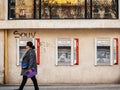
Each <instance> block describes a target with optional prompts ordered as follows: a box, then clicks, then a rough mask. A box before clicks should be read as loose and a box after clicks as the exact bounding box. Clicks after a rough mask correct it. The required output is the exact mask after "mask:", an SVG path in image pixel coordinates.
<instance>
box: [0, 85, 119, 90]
mask: <svg viewBox="0 0 120 90" xmlns="http://www.w3.org/2000/svg"><path fill="white" fill-rule="evenodd" d="M16 88H18V86H14V85H0V90H13V89H16ZM39 88H40V90H120V84H84V85H54V86H53V85H42V86H39ZM24 90H34V87H33V86H27V85H26V86H25V88H24Z"/></svg>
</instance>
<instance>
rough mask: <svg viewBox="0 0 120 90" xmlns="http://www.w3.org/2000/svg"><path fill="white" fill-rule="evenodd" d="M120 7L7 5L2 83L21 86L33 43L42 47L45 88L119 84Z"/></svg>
mask: <svg viewBox="0 0 120 90" xmlns="http://www.w3.org/2000/svg"><path fill="white" fill-rule="evenodd" d="M98 3H99V4H98ZM111 3H112V4H111ZM116 3H117V4H116ZM119 4H120V1H119V0H76V1H75V0H70V1H67V0H30V1H29V2H28V0H2V1H1V2H0V41H1V42H0V58H1V59H0V83H1V84H19V83H20V81H21V76H20V70H21V68H20V62H21V58H22V55H23V54H24V52H25V42H26V41H29V40H31V41H33V42H34V45H35V46H36V54H37V63H38V75H37V79H38V83H39V84H71V83H74V84H81V83H119V82H120V64H119V62H120V59H119V51H120V49H119V46H120V44H119V41H120V40H119V37H120V12H119V9H120V5H119ZM105 8H107V9H105ZM28 84H31V81H30V82H28Z"/></svg>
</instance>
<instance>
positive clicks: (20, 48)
mask: <svg viewBox="0 0 120 90" xmlns="http://www.w3.org/2000/svg"><path fill="white" fill-rule="evenodd" d="M28 41H31V42H33V45H35V51H36V62H37V64H40V39H39V38H17V65H20V64H21V61H22V58H23V56H24V54H25V53H26V43H27V42H28Z"/></svg>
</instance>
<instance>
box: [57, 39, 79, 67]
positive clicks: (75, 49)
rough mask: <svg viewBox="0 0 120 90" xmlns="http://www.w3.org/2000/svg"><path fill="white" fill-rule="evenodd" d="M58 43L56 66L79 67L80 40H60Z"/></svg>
mask: <svg viewBox="0 0 120 90" xmlns="http://www.w3.org/2000/svg"><path fill="white" fill-rule="evenodd" d="M56 42H57V43H56V51H57V53H56V54H57V55H56V65H78V64H79V39H78V38H74V39H71V38H58V39H57V41H56Z"/></svg>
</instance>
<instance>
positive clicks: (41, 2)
mask: <svg viewBox="0 0 120 90" xmlns="http://www.w3.org/2000/svg"><path fill="white" fill-rule="evenodd" d="M21 1H22V2H21ZM28 1H29V2H31V3H29V5H28V2H27V0H9V2H8V5H9V6H8V7H9V8H8V10H9V14H8V16H9V17H8V18H9V19H118V0H28ZM19 2H20V4H19ZM19 5H21V6H19ZM21 8H22V9H21ZM20 11H24V12H21V13H22V14H24V15H25V16H24V15H23V16H22V17H20V16H19V15H18V13H19V12H20Z"/></svg>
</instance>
